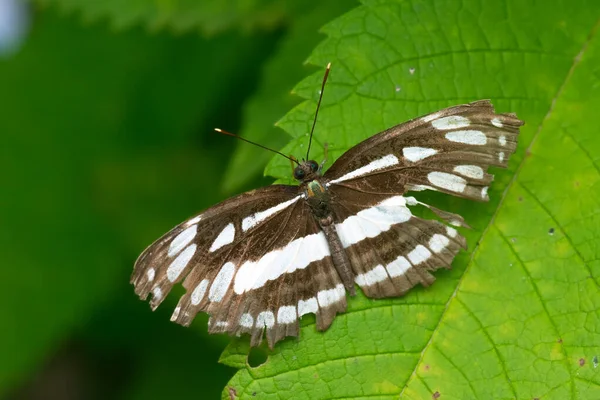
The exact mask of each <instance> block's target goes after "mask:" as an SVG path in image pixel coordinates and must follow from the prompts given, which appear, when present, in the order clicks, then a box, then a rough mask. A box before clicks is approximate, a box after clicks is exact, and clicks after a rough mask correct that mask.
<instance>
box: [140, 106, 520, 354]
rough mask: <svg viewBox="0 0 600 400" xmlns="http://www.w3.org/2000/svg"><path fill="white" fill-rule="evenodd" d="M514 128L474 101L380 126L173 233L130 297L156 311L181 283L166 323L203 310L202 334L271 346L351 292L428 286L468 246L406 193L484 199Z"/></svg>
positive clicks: (326, 319)
mask: <svg viewBox="0 0 600 400" xmlns="http://www.w3.org/2000/svg"><path fill="white" fill-rule="evenodd" d="M522 124H523V123H522V121H520V120H518V119H517V118H516V116H514V115H513V114H496V113H495V112H494V109H493V107H492V105H491V104H490V102H489V101H487V100H482V101H477V102H474V103H470V104H465V105H460V106H455V107H450V108H447V109H444V110H441V111H438V112H436V113H433V114H429V115H426V116H424V117H420V118H416V119H414V120H411V121H409V122H406V123H404V124H401V125H398V126H395V127H393V128H390V129H388V130H386V131H384V132H381V133H379V134H377V135H375V136H373V137H371V138H369V139H367V140H365V141H364V142H362V143H359V144H358V145H357V146H355V147H353V148H352V149H350V150H349V151H348V152H346V153H344V154H343V155H342V156H341V157H340V158H339V159H338V160H337V161H336V162H335V163H334V164H333V166H332V167H331V168H330V169H329V170H328V171H327V172H326V173H325V174H324V176H323V177H319V176H317V177H316V178H314V180H313V178H307V179H305V180H304V181H303V183H302V184H301V185H300V186H283V185H274V186H270V187H267V188H263V189H259V190H256V191H253V192H248V193H245V194H242V195H240V196H238V197H235V198H233V199H230V200H226V201H224V202H223V203H221V204H219V205H217V206H215V207H212V208H210V209H208V210H207V211H206V212H204V213H202V214H200V215H199V216H197V217H194V218H192V219H190V220H188V221H186V222H184V223H182V224H181V225H179V226H177V227H176V228H175V229H173V230H172V231H171V232H169V233H167V234H166V235H164V236H163V237H162V238H160V239H159V240H158V241H156V242H155V243H154V244H153V245H151V246H150V247H149V248H148V249H146V250H145V251H144V253H142V255H141V256H140V258H139V259H138V261H137V262H136V265H135V269H134V273H133V276H132V282H133V284H134V285H135V290H136V293H137V294H138V295H139V296H140V297H141V298H143V299H145V298H146V297H147V296H148V294H149V293H152V296H153V297H152V300H151V306H152V307H153V308H155V307H157V306H158V305H159V304H160V303H161V302H162V301H163V299H164V298H165V296H166V295H167V294H168V292H169V291H170V290H171V288H172V286H173V285H174V284H176V283H178V282H180V281H183V287H184V288H185V289H186V292H185V294H184V295H183V296H182V297H181V298H180V299H179V303H178V304H177V306H176V308H175V310H174V312H173V316H172V320H174V321H176V322H178V323H180V324H182V325H189V324H190V323H191V321H192V319H193V318H194V316H195V315H196V314H197V313H198V312H200V311H204V312H207V313H208V314H209V315H210V316H211V318H210V320H209V331H210V332H223V333H229V334H231V335H241V334H243V333H249V334H250V335H251V337H252V339H251V340H252V345H257V344H259V343H260V342H261V341H262V338H263V334H265V333H266V337H267V340H268V343H269V346H271V347H272V346H273V345H274V344H275V343H276V342H277V341H279V340H281V339H282V338H284V337H286V336H297V335H298V329H299V328H298V319H299V318H301V317H302V316H303V315H306V314H309V313H313V314H316V317H317V328H318V329H320V330H324V329H327V328H328V327H329V325H330V324H331V323H332V321H333V319H334V318H335V315H336V313H338V312H343V311H345V309H346V292H347V291H350V293H352V292H353V291H354V284H357V285H358V286H359V287H361V289H362V290H363V292H364V293H365V294H366V295H367V296H369V297H374V298H379V297H390V296H399V295H402V294H404V293H406V291H408V290H409V289H410V288H411V287H413V286H415V285H416V284H418V283H420V284H422V285H423V286H428V285H430V284H431V283H432V282H433V281H434V277H433V275H432V274H431V272H432V271H435V270H436V269H438V268H441V267H444V268H449V267H450V264H451V262H452V260H453V258H454V256H455V255H456V253H457V252H458V251H459V250H460V248H464V247H466V242H465V239H464V238H463V237H462V236H461V235H460V234H459V233H458V232H457V231H456V230H455V229H454V228H453V227H451V226H449V225H448V224H444V223H442V222H439V221H435V220H425V219H422V218H419V217H416V216H414V215H413V214H412V211H411V208H413V207H418V206H424V207H428V208H430V209H431V210H432V211H433V212H434V213H435V214H437V215H438V216H439V217H440V219H441V220H443V221H445V222H446V223H449V224H450V225H453V226H467V225H466V223H465V222H464V220H463V218H462V217H461V216H459V215H456V214H452V213H450V212H447V211H443V210H438V209H436V208H434V207H432V206H430V205H427V204H424V203H422V202H419V201H418V200H417V199H415V198H414V197H412V196H407V195H406V193H407V192H409V191H420V190H425V189H429V190H437V191H441V192H445V193H448V194H452V195H455V196H460V197H464V198H468V199H473V200H479V201H486V200H488V196H487V188H488V186H489V184H490V183H491V181H492V179H493V176H492V175H490V174H489V173H488V167H489V166H499V167H506V165H507V161H508V159H509V157H510V155H511V154H512V153H513V152H514V150H515V148H516V144H517V135H518V133H519V127H520V126H521V125H522ZM307 165H309V164H307ZM315 165H316V164H315ZM309 172H310V170H309Z"/></svg>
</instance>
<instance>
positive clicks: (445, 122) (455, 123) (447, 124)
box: [431, 115, 471, 131]
mask: <svg viewBox="0 0 600 400" xmlns="http://www.w3.org/2000/svg"><path fill="white" fill-rule="evenodd" d="M431 125H432V126H433V127H434V128H435V129H439V130H444V131H447V130H449V129H459V128H465V127H467V126H469V125H471V121H469V118H467V117H463V116H460V115H450V116H448V117H443V118H440V119H436V120H433V121H431Z"/></svg>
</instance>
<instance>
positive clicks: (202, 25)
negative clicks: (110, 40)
mask: <svg viewBox="0 0 600 400" xmlns="http://www.w3.org/2000/svg"><path fill="white" fill-rule="evenodd" d="M35 2H37V3H39V4H43V5H51V4H53V5H57V6H60V7H61V8H62V9H64V10H66V11H70V12H74V11H77V12H78V13H80V14H81V15H82V16H83V18H84V19H86V20H98V19H104V18H108V19H109V21H110V22H111V25H112V26H113V27H114V28H115V29H125V28H130V27H132V26H135V25H143V26H146V27H147V28H148V29H150V30H154V31H155V30H160V29H164V28H168V29H170V30H172V31H174V32H179V33H181V32H187V31H192V30H196V31H200V32H202V33H204V34H208V35H213V34H216V33H220V32H223V31H225V30H227V29H232V28H237V29H241V30H250V29H254V28H273V27H275V26H277V25H280V24H281V23H282V22H283V21H284V19H285V18H286V17H287V16H288V15H289V14H293V12H294V8H295V7H298V6H299V5H300V2H298V1H295V0H289V1H275V0H233V1H219V0H202V1H197V0H154V1H151V0H127V1H122V0H101V1H89V0H35Z"/></svg>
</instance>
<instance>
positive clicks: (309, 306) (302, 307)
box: [298, 297, 319, 317]
mask: <svg viewBox="0 0 600 400" xmlns="http://www.w3.org/2000/svg"><path fill="white" fill-rule="evenodd" d="M318 310H319V305H318V304H317V299H316V298H315V297H311V298H310V299H306V300H299V301H298V316H299V317H301V316H303V315H306V314H310V313H316V312H317V311H318Z"/></svg>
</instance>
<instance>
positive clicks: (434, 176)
mask: <svg viewBox="0 0 600 400" xmlns="http://www.w3.org/2000/svg"><path fill="white" fill-rule="evenodd" d="M427 179H429V182H431V183H432V184H434V185H435V186H439V187H441V188H444V189H447V190H450V191H452V192H458V193H462V192H463V191H464V190H465V187H466V186H467V181H466V180H465V179H464V178H461V177H460V176H457V175H453V174H449V173H446V172H437V171H434V172H430V173H429V174H427Z"/></svg>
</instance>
